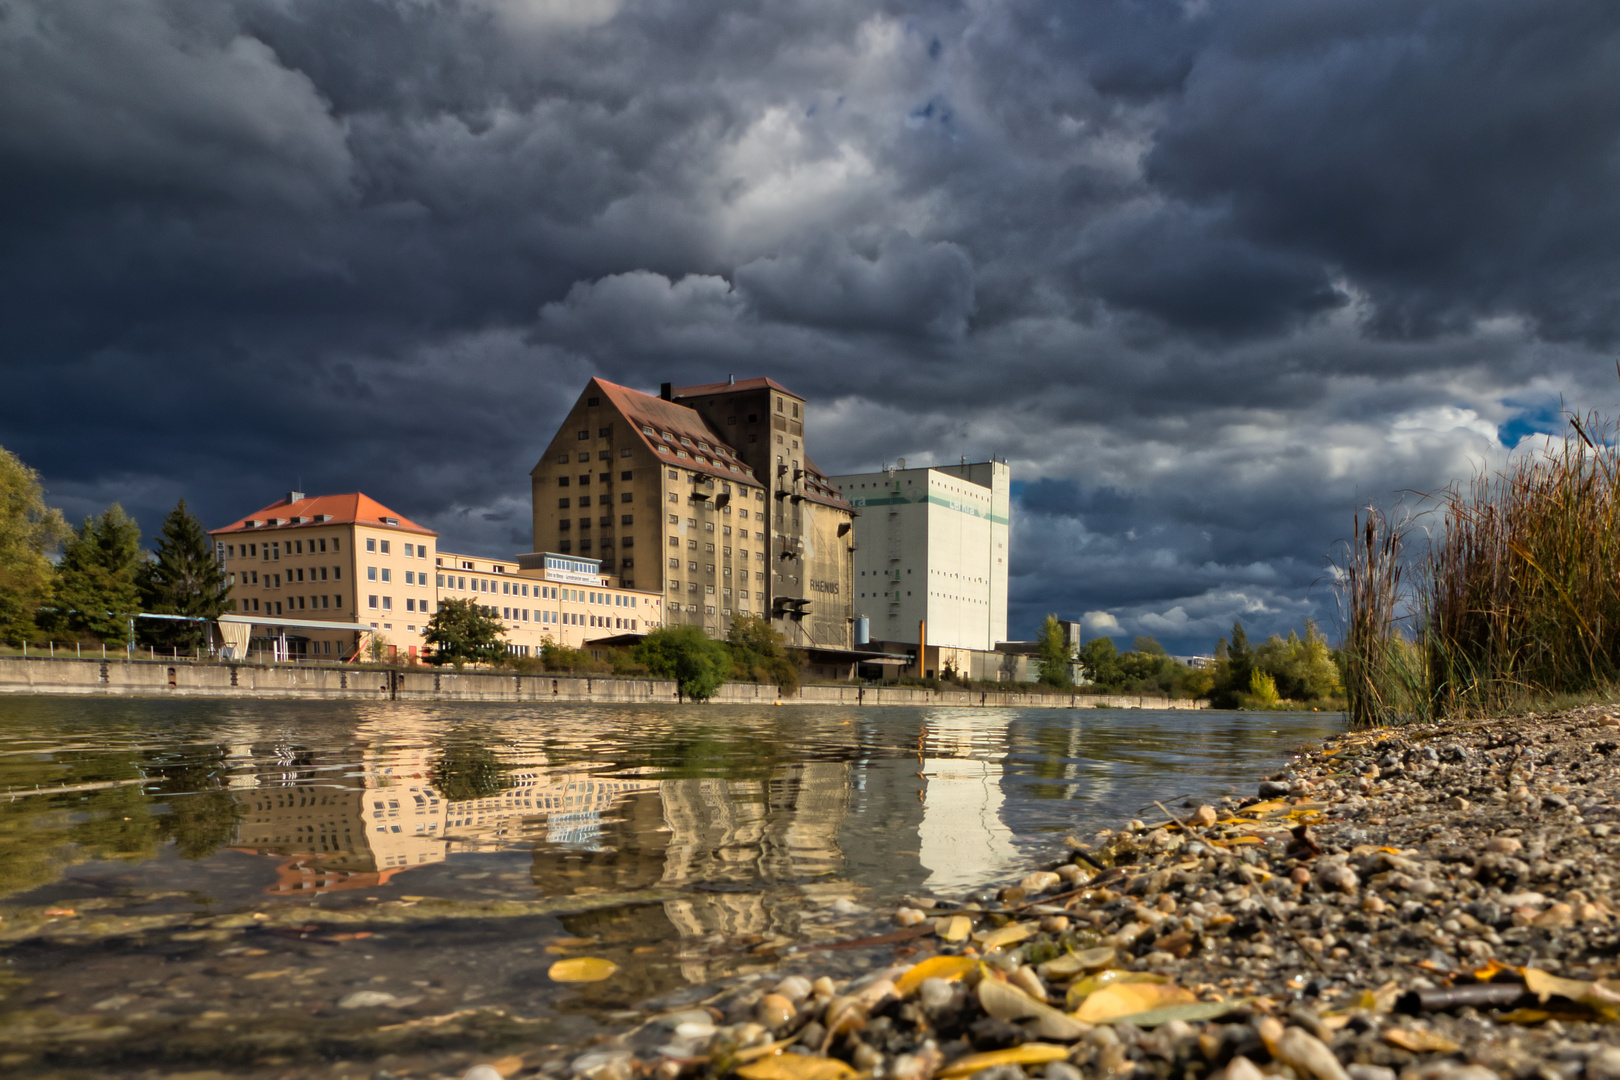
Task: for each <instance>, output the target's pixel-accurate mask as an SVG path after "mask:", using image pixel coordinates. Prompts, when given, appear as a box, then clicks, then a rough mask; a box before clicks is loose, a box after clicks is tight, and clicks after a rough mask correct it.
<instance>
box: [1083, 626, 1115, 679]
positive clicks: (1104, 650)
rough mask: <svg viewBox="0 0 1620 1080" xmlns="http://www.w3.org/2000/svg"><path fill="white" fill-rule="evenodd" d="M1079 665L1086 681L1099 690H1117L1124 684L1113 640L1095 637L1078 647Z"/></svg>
mask: <svg viewBox="0 0 1620 1080" xmlns="http://www.w3.org/2000/svg"><path fill="white" fill-rule="evenodd" d="M1080 663H1081V664H1082V665H1083V666H1084V667H1085V669H1086V681H1087V682H1088V683H1089V684H1090V685H1092V686H1094V687H1096V688H1097V689H1099V690H1118V689H1120V688H1121V687H1122V686H1123V684H1124V672H1123V671H1121V670H1120V666H1119V647H1118V646H1116V645H1115V644H1114V639H1113V638H1105V637H1095V638H1092V639H1091V640H1090V641H1088V642H1086V643H1085V644H1084V645H1081V646H1080Z"/></svg>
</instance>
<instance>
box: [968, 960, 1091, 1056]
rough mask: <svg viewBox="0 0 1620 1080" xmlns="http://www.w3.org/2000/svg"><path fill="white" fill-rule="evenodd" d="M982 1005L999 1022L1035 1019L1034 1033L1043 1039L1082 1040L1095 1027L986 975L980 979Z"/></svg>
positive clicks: (980, 1001)
mask: <svg viewBox="0 0 1620 1080" xmlns="http://www.w3.org/2000/svg"><path fill="white" fill-rule="evenodd" d="M979 1004H980V1005H982V1006H983V1007H984V1011H985V1012H987V1013H989V1014H990V1015H991V1016H993V1017H995V1018H996V1019H997V1020H1033V1021H1034V1024H1033V1025H1032V1030H1033V1031H1034V1033H1035V1034H1036V1035H1039V1036H1040V1037H1041V1038H1043V1039H1066V1040H1069V1041H1071V1042H1072V1041H1073V1040H1075V1039H1078V1038H1080V1036H1082V1035H1084V1034H1085V1033H1086V1032H1088V1031H1090V1030H1091V1028H1090V1026H1089V1025H1087V1024H1082V1023H1080V1021H1078V1020H1076V1019H1075V1018H1074V1017H1072V1016H1069V1015H1067V1014H1065V1013H1062V1012H1059V1011H1058V1010H1057V1009H1054V1008H1052V1006H1050V1005H1048V1004H1047V1003H1046V1002H1044V1001H1036V1000H1035V999H1034V998H1033V997H1031V996H1030V995H1028V994H1026V993H1025V992H1024V991H1022V990H1020V989H1019V988H1018V987H1016V986H1014V985H1012V984H1011V983H1006V982H1002V981H1001V980H1000V979H996V978H991V977H990V976H988V975H987V976H985V977H984V978H983V979H980V980H979Z"/></svg>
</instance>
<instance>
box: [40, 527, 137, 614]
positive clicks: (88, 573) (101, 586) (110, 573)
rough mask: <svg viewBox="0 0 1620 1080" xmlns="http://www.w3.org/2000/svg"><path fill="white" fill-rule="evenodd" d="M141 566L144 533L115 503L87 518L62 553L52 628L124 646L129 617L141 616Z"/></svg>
mask: <svg viewBox="0 0 1620 1080" xmlns="http://www.w3.org/2000/svg"><path fill="white" fill-rule="evenodd" d="M140 564H141V527H140V526H139V525H137V524H135V520H134V519H133V518H131V517H130V516H129V515H128V514H126V513H124V508H123V507H121V506H119V505H118V504H117V503H114V504H113V505H112V506H110V507H108V508H107V510H106V512H104V513H103V514H102V515H101V516H100V517H93V518H85V519H84V524H83V525H80V526H79V527H78V529H76V530H75V531H74V533H73V537H72V539H70V540H69V541H68V542H67V544H66V545H65V546H64V547H63V549H62V562H61V565H60V566H58V567H57V574H56V596H55V600H56V603H55V607H56V609H57V610H56V615H55V617H54V619H53V624H54V625H55V626H56V627H59V628H61V629H65V630H66V631H68V632H69V633H73V634H77V635H81V636H86V637H92V638H96V639H98V640H100V641H104V642H106V643H108V644H123V643H124V641H125V640H126V637H127V634H128V626H129V622H128V620H129V617H130V616H131V615H134V614H135V613H136V612H137V611H139V610H140V606H141V597H140V592H139V590H138V589H137V588H136V585H135V574H136V571H137V570H139V569H140Z"/></svg>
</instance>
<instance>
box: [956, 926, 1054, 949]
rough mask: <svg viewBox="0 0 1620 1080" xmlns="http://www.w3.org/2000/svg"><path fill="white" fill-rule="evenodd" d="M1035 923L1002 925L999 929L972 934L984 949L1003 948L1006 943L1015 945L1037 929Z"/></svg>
mask: <svg viewBox="0 0 1620 1080" xmlns="http://www.w3.org/2000/svg"><path fill="white" fill-rule="evenodd" d="M1039 929H1040V926H1039V924H1037V923H1032V922H1023V923H1013V924H1012V925H1010V926H1003V927H1002V928H1001V929H1000V930H988V931H985V932H983V933H979V934H975V935H973V936H974V938H975V939H976V940H977V941H978V942H979V945H980V946H981V947H982V948H984V949H986V950H989V949H1005V948H1006V947H1007V946H1008V945H1016V944H1018V943H1019V942H1020V941H1023V940H1024V939H1025V938H1027V937H1029V936H1030V935H1031V934H1033V933H1035V931H1037V930H1039Z"/></svg>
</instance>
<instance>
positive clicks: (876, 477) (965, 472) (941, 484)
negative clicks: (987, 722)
mask: <svg viewBox="0 0 1620 1080" xmlns="http://www.w3.org/2000/svg"><path fill="white" fill-rule="evenodd" d="M832 482H833V484H835V485H836V486H837V487H838V488H840V489H841V490H842V491H843V493H844V496H845V498H847V499H848V500H849V502H850V505H851V506H853V507H854V508H855V510H856V512H857V513H859V514H860V515H861V517H860V522H859V524H858V526H857V530H856V536H857V538H858V540H859V543H858V545H857V550H856V552H855V608H856V615H857V616H865V617H867V618H869V619H870V621H871V637H872V640H873V643H874V644H876V645H882V646H883V647H893V646H896V645H910V646H916V645H917V644H918V629H919V624H923V625H924V626H925V627H926V633H927V638H928V640H927V646H928V649H929V653H930V655H929V656H928V657H926V658H925V663H926V665H927V666H928V667H935V665H936V664H938V665H940V666H943V665H944V663H945V660H942V659H938V658H936V656H935V655H934V650H936V649H945V650H958V649H960V650H973V651H977V652H986V653H987V652H991V651H993V650H994V649H995V648H996V645H997V643H998V642H1000V641H1002V640H1003V639H1004V638H1006V636H1007V556H1008V544H1009V540H1010V536H1009V534H1010V528H1011V524H1010V520H1009V518H1010V514H1011V506H1012V492H1011V470H1010V469H1009V468H1008V466H1007V465H1006V463H1004V462H999V461H983V462H974V463H963V464H961V465H940V466H934V467H931V468H921V469H908V468H906V467H905V462H904V461H901V462H899V463H898V464H897V465H896V466H895V467H893V468H884V469H882V470H880V471H878V472H870V473H853V474H849V475H846V476H837V477H834V478H833V480H832ZM945 659H950V657H949V656H947V657H946V658H945ZM954 666H956V667H957V669H958V670H959V671H961V673H962V674H964V675H966V674H968V671H967V670H966V668H965V666H963V665H961V664H957V665H954ZM936 673H937V670H936ZM974 677H975V678H983V677H990V678H994V677H996V676H995V675H994V674H991V675H989V676H985V675H979V674H976V675H975V676H974Z"/></svg>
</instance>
